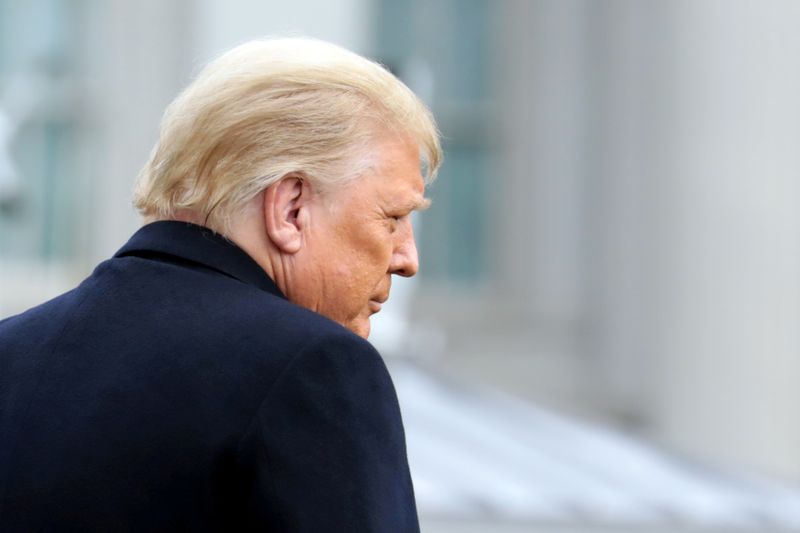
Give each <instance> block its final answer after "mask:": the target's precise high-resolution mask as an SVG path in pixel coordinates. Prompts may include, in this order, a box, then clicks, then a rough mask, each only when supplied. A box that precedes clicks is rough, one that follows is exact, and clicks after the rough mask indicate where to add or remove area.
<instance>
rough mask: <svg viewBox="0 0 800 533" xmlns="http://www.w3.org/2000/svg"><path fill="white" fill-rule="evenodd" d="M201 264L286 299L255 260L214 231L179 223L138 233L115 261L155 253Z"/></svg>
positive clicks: (152, 226)
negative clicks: (119, 258) (120, 258)
mask: <svg viewBox="0 0 800 533" xmlns="http://www.w3.org/2000/svg"><path fill="white" fill-rule="evenodd" d="M154 252H155V253H158V254H164V255H169V256H173V257H177V258H180V259H184V260H189V261H193V262H195V263H200V264H202V265H205V266H207V267H209V268H212V269H214V270H217V271H219V272H222V273H223V274H226V275H228V276H230V277H232V278H235V279H238V280H239V281H242V282H244V283H247V284H249V285H255V286H256V287H258V288H259V289H261V290H263V291H267V292H269V293H271V294H274V295H276V296H280V297H281V298H285V296H284V295H283V293H281V291H280V289H278V286H277V285H275V282H274V281H272V279H270V277H269V276H268V275H267V273H266V272H264V269H262V268H261V267H260V266H259V265H258V263H256V262H255V260H253V258H252V257H250V256H249V255H247V253H246V252H245V251H244V250H242V249H241V248H239V247H238V246H236V244H234V243H233V242H232V241H230V240H228V239H226V238H225V237H223V236H222V235H219V234H218V233H214V232H213V231H212V230H210V229H208V228H206V227H203V226H198V225H197V224H191V223H189V222H180V221H177V220H161V221H158V222H152V223H150V224H147V225H146V226H143V227H142V228H140V229H139V231H137V232H136V233H134V234H133V236H132V237H131V238H130V240H129V241H128V242H127V243H126V244H125V246H123V247H122V248H120V250H119V251H118V252H117V253H116V254H115V255H114V257H125V256H130V255H133V256H141V257H146V256H148V255H152V254H153V253H154Z"/></svg>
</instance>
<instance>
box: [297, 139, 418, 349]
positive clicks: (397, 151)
mask: <svg viewBox="0 0 800 533" xmlns="http://www.w3.org/2000/svg"><path fill="white" fill-rule="evenodd" d="M424 190H425V184H424V182H423V179H422V176H421V174H420V168H419V151H418V149H417V148H416V147H415V146H413V145H412V144H411V143H407V142H405V141H402V140H392V141H386V142H384V143H382V144H380V145H379V150H378V152H377V158H376V164H374V165H373V166H372V168H371V170H370V171H368V172H367V173H366V174H364V175H363V176H361V177H360V178H358V179H357V180H355V181H353V182H351V183H349V184H348V185H346V186H345V187H343V188H342V189H339V190H336V191H334V192H332V193H330V194H327V195H325V196H324V200H323V201H320V202H318V203H317V204H316V205H315V206H314V207H313V213H312V217H311V220H312V223H311V224H310V227H309V230H308V234H307V237H306V240H305V243H304V244H305V246H304V254H303V256H304V257H303V267H302V269H301V274H300V275H301V276H302V277H303V289H302V290H301V291H296V292H295V294H294V295H293V296H294V297H293V298H291V299H292V300H293V301H295V303H299V304H300V305H303V306H305V307H308V308H310V309H313V310H315V311H317V312H319V313H320V314H322V315H325V316H327V317H328V318H330V319H332V320H334V321H336V322H339V323H340V324H342V325H344V326H345V327H347V328H349V329H350V330H352V331H353V332H355V333H356V334H358V335H360V336H362V337H364V338H366V337H367V336H368V335H369V331H370V322H369V319H370V316H372V315H373V314H375V313H377V312H378V311H380V309H381V304H382V303H383V302H385V301H386V300H387V299H388V298H389V289H390V287H391V276H392V274H397V275H400V276H405V277H409V276H413V275H414V274H416V273H417V269H418V268H419V263H418V259H417V247H416V243H415V242H414V233H413V229H412V226H411V213H412V212H413V211H414V210H417V209H421V208H424V207H427V205H428V203H429V201H428V200H426V199H425V198H424V196H423V194H424Z"/></svg>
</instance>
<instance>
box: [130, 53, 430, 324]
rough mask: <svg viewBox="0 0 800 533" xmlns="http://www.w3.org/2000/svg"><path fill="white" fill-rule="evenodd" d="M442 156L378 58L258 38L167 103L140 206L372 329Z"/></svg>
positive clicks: (403, 263)
mask: <svg viewBox="0 0 800 533" xmlns="http://www.w3.org/2000/svg"><path fill="white" fill-rule="evenodd" d="M440 161H441V148H440V146H439V139H438V133H437V131H436V125H435V123H434V121H433V118H432V117H431V115H430V112H429V111H428V110H427V108H426V107H425V106H424V104H422V102H421V101H420V100H419V99H418V98H417V97H416V96H415V95H414V94H413V93H412V92H411V91H410V90H409V89H408V88H407V87H406V86H405V85H403V84H402V83H401V82H400V81H398V80H397V79H396V78H395V77H394V76H392V75H391V74H390V73H389V72H387V71H386V70H385V69H383V68H382V67H380V66H379V65H377V64H376V63H373V62H371V61H369V60H367V59H364V58H362V57H360V56H358V55H356V54H353V53H351V52H348V51H347V50H344V49H342V48H339V47H337V46H334V45H331V44H328V43H324V42H320V41H315V40H308V39H277V40H264V41H253V42H249V43H246V44H244V45H241V46H239V47H237V48H235V49H233V50H231V51H230V52H228V53H226V54H224V55H222V56H221V57H220V58H218V59H217V60H215V61H214V62H212V63H211V64H210V65H209V66H208V67H206V69H205V70H203V71H202V72H201V73H200V75H199V76H198V78H197V79H196V80H195V82H194V83H192V84H191V85H190V86H189V87H188V88H187V89H186V90H185V91H184V92H183V93H182V94H181V95H180V96H178V98H176V100H175V101H174V102H173V103H172V104H171V105H170V106H169V107H168V108H167V111H166V112H165V115H164V118H163V121H162V125H161V134H160V139H159V142H158V144H157V145H156V147H155V149H154V151H153V154H152V157H151V159H150V161H149V163H148V164H147V165H146V166H145V168H144V169H143V170H142V173H141V175H140V177H139V182H138V184H137V189H136V193H135V200H134V201H135V205H136V207H137V208H138V209H139V211H140V212H141V213H142V215H143V216H144V217H145V220H146V221H152V220H169V219H178V220H187V221H191V222H195V223H198V224H203V225H205V226H208V227H210V228H212V229H214V230H215V231H217V232H219V233H222V234H224V235H226V236H228V237H229V238H231V239H232V240H233V241H234V242H236V243H237V244H238V245H239V246H241V247H242V248H243V249H244V250H245V251H247V252H248V253H249V254H250V255H251V256H252V257H253V258H254V259H255V260H256V261H257V262H258V263H259V264H260V265H261V266H262V267H263V268H264V269H265V271H266V272H267V273H268V274H269V275H270V276H271V277H272V278H273V279H274V280H275V282H276V283H277V285H278V287H279V288H280V289H281V290H282V291H283V292H284V294H286V295H287V297H288V298H289V299H290V300H291V301H293V302H295V303H298V304H299V305H302V306H304V307H308V308H310V309H313V310H316V311H318V312H320V313H321V314H323V315H325V316H328V317H329V318H332V319H333V320H336V321H337V322H340V323H341V324H343V325H345V326H347V327H349V328H350V329H352V330H353V331H355V332H356V333H358V334H360V335H362V336H365V337H366V336H367V334H368V333H369V316H370V314H372V313H373V312H375V311H376V310H378V309H379V308H380V302H382V301H383V300H385V299H386V298H387V297H388V294H389V285H390V277H391V274H399V275H404V276H411V275H414V273H415V272H416V270H417V252H416V247H415V244H414V236H413V232H412V230H411V222H410V213H411V211H413V210H414V209H418V208H421V207H424V206H425V205H426V203H427V201H426V200H425V199H424V196H423V193H424V186H425V183H426V182H429V181H430V180H432V179H433V176H434V175H435V172H436V169H437V168H438V166H439V163H440ZM421 163H424V164H425V167H426V175H425V177H424V178H423V176H422V174H421V172H420V166H421Z"/></svg>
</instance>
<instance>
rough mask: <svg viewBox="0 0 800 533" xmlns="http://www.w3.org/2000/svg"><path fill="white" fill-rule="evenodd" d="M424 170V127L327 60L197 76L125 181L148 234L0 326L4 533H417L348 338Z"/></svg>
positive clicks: (393, 413)
mask: <svg viewBox="0 0 800 533" xmlns="http://www.w3.org/2000/svg"><path fill="white" fill-rule="evenodd" d="M440 157H441V150H440V146H439V141H438V135H437V132H436V127H435V124H434V122H433V120H432V118H431V116H430V114H429V112H428V110H427V109H426V108H425V106H424V105H423V104H422V103H421V102H420V101H419V100H418V99H417V98H416V97H415V96H414V95H413V94H412V93H411V92H410V91H409V90H408V89H407V88H406V87H405V86H404V85H403V84H402V83H400V82H399V81H398V80H397V79H396V78H394V77H393V76H392V75H391V74H389V73H388V72H387V71H386V70H384V69H383V68H381V67H380V66H378V65H376V64H375V63H372V62H370V61H368V60H366V59H364V58H362V57H359V56H357V55H355V54H353V53H350V52H348V51H346V50H343V49H341V48H338V47H336V46H333V45H330V44H327V43H323V42H319V41H312V40H304V39H282V40H265V41H256V42H250V43H246V44H244V45H242V46H239V47H237V48H235V49H233V50H232V51H230V52H228V53H226V54H224V55H223V56H221V57H220V58H218V59H217V60H216V61H214V62H213V63H211V64H210V65H209V66H208V67H206V69H205V70H204V71H203V72H202V73H201V74H200V75H199V77H198V78H197V79H196V80H195V81H194V82H193V83H192V84H191V85H190V86H189V87H188V88H187V89H186V90H185V91H184V92H183V93H182V94H181V95H180V96H178V98H177V99H176V100H175V101H174V102H173V103H172V104H171V105H170V106H169V108H168V109H167V111H166V113H165V115H164V118H163V121H162V125H161V132H160V138H159V141H158V144H157V145H156V147H155V149H154V151H153V154H152V157H151V160H150V161H149V163H148V164H147V165H146V166H145V168H144V170H143V171H142V173H141V175H140V177H139V181H138V184H137V189H136V193H135V205H136V207H137V208H138V209H139V211H140V212H141V213H142V215H143V217H144V220H145V223H146V224H145V225H144V226H143V227H142V228H141V229H140V230H139V231H138V232H137V233H136V234H135V235H134V236H133V237H132V238H131V239H130V241H128V243H127V244H126V245H125V246H123V247H122V249H121V250H120V251H119V252H118V253H117V254H116V255H115V256H114V257H113V258H112V259H110V260H108V261H106V262H104V263H102V264H100V265H99V266H98V267H97V268H96V269H95V271H94V272H93V273H92V275H91V276H90V277H89V278H88V279H87V280H85V281H84V282H83V283H82V284H81V285H80V286H79V287H77V288H76V289H74V290H73V291H71V292H68V293H66V294H64V295H62V296H60V297H58V298H56V299H54V300H52V301H50V302H47V303H45V304H43V305H41V306H39V307H36V308H34V309H31V310H29V311H27V312H26V313H23V314H21V315H18V316H15V317H11V318H9V319H6V320H4V321H2V322H0V530H2V531H70V530H72V531H101V530H102V531H156V530H157V531H168V530H192V531H211V530H216V531H237V530H262V531H314V532H320V531H347V532H361V531H370V532H371V531H387V532H388V531H392V532H406V531H418V524H417V516H416V508H415V502H414V497H413V489H412V485H411V480H410V476H409V472H408V466H407V459H406V452H405V441H404V434H403V428H402V423H401V420H400V412H399V408H398V404H397V399H396V395H395V392H394V389H393V386H392V383H391V380H390V378H389V375H388V374H387V371H386V368H385V366H384V364H383V361H382V360H381V358H380V356H379V355H378V354H377V352H376V351H375V350H374V349H373V348H372V346H371V345H370V344H369V343H368V342H367V341H366V340H364V339H365V338H366V337H367V336H368V334H369V329H370V322H369V320H370V316H371V315H373V314H374V313H377V312H378V311H380V308H381V305H382V304H383V302H385V301H386V299H387V298H388V297H389V291H390V284H391V276H392V274H397V275H400V276H413V275H414V274H415V273H416V271H417V268H418V263H417V250H416V247H415V243H414V236H413V232H412V227H411V222H410V215H411V213H412V212H413V211H414V210H416V209H420V208H424V207H425V206H426V205H427V203H428V202H427V200H426V199H425V198H424V187H425V182H426V180H428V181H429V180H430V179H431V178H432V176H433V175H434V172H435V170H436V169H437V167H438V165H439V161H440ZM421 159H422V161H423V162H424V163H425V165H426V167H427V172H426V176H425V178H423V175H422V174H421V172H420V166H421V165H420V164H421Z"/></svg>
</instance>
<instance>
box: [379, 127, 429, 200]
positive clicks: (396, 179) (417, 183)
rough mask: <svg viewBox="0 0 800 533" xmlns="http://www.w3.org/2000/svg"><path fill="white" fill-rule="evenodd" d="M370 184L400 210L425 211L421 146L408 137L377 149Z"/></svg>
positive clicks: (389, 142)
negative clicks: (419, 209) (400, 208)
mask: <svg viewBox="0 0 800 533" xmlns="http://www.w3.org/2000/svg"><path fill="white" fill-rule="evenodd" d="M372 174H373V175H371V176H369V182H370V183H371V184H372V185H373V187H374V188H375V189H376V192H378V196H379V197H380V198H381V199H382V200H384V201H387V202H391V203H392V204H396V206H397V207H408V208H409V209H417V208H424V207H425V204H426V203H429V202H428V201H427V200H426V199H425V197H424V193H425V181H424V180H423V178H422V172H421V167H420V153H419V147H418V146H417V145H416V144H414V143H412V142H410V141H409V140H408V139H405V138H392V139H389V140H385V141H383V142H382V143H380V144H379V145H378V147H377V150H376V161H375V165H374V167H373V172H372Z"/></svg>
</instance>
